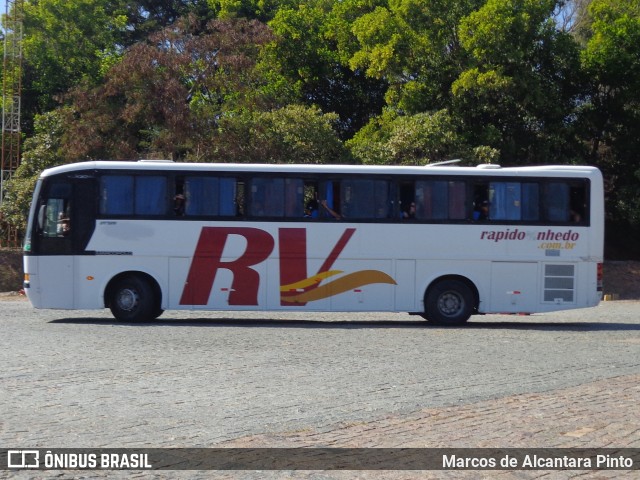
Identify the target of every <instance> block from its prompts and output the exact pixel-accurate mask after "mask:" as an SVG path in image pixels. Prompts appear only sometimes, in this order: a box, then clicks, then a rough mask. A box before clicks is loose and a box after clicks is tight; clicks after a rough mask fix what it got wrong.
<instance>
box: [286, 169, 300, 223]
mask: <svg viewBox="0 0 640 480" xmlns="http://www.w3.org/2000/svg"><path fill="white" fill-rule="evenodd" d="M303 204H304V181H303V180H302V179H300V178H285V180H284V216H285V217H287V218H300V216H301V215H303V214H304V208H300V207H301V206H302V205H303Z"/></svg>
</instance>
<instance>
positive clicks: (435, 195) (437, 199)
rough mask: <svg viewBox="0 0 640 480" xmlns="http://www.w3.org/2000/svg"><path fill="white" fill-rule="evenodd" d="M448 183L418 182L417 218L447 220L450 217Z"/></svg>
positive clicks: (435, 181)
mask: <svg viewBox="0 0 640 480" xmlns="http://www.w3.org/2000/svg"><path fill="white" fill-rule="evenodd" d="M448 191H449V189H448V183H447V182H446V181H444V180H425V181H418V182H416V198H415V203H416V218H418V219H420V220H446V219H447V217H448V216H449V193H448Z"/></svg>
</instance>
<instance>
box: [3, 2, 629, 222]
mask: <svg viewBox="0 0 640 480" xmlns="http://www.w3.org/2000/svg"><path fill="white" fill-rule="evenodd" d="M24 46H25V49H24V54H25V60H24V66H25V69H24V70H25V78H24V81H23V85H24V99H25V100H24V102H23V105H24V107H25V108H24V110H23V118H24V123H25V126H26V128H25V132H26V134H27V136H28V137H29V140H28V141H27V142H26V144H25V147H27V148H25V152H24V158H23V162H24V163H25V164H28V165H31V166H30V167H29V169H31V170H28V169H27V170H24V171H21V174H20V176H19V177H18V181H16V182H15V183H14V184H12V185H13V187H12V189H11V190H10V193H9V198H8V200H7V201H8V202H9V203H10V204H14V203H15V204H16V205H17V204H18V203H19V201H20V200H19V198H21V196H25V195H26V190H28V188H26V187H21V186H19V184H20V181H19V179H20V178H25V179H26V178H27V177H28V176H29V173H31V174H32V175H35V174H37V170H38V168H40V167H43V166H45V165H50V164H55V163H61V162H67V161H73V160H85V159H92V158H114V159H115V158H118V159H123V158H139V157H148V156H162V157H170V158H174V159H177V160H197V161H211V160H215V161H240V162H249V161H251V162H291V161H295V162H301V163H305V162H306V163H327V162H335V161H340V162H349V161H357V162H363V163H373V164H424V163H429V162H434V161H440V160H445V159H448V158H452V157H457V156H462V157H465V158H468V159H470V161H471V162H472V163H474V162H486V161H499V162H501V163H503V164H505V165H519V164H541V163H590V164H593V165H597V166H599V167H601V168H602V169H603V171H604V172H605V175H606V178H607V184H608V185H609V186H610V191H609V193H608V201H609V203H608V212H609V216H610V217H611V218H615V219H618V220H622V221H625V222H628V223H635V224H638V225H640V200H638V199H640V187H639V186H638V185H640V167H639V166H638V162H637V151H638V147H639V144H640V98H639V97H640V6H639V4H638V2H637V0H340V1H338V0H305V1H300V0H298V1H296V0H285V1H279V2H276V1H274V0H160V1H151V0H111V1H106V0H79V1H74V2H69V1H63V0H38V1H26V2H25V43H24ZM59 102H62V104H60V103H59ZM54 118H55V119H58V120H57V121H59V123H58V124H57V125H58V126H57V127H56V128H50V127H46V125H49V126H51V125H52V123H51V122H53V119H54ZM46 145H49V147H46ZM47 148H49V149H50V151H48V153H46V154H45V152H46V151H47ZM36 159H40V160H37V161H36ZM25 168H27V167H25ZM31 181H32V180H31ZM24 185H26V183H24ZM21 189H22V190H21ZM23 190H24V191H23ZM22 205H23V204H22ZM3 208H4V209H5V210H6V208H5V207H4V206H3ZM7 208H8V207H7ZM21 208H22V207H19V208H16V209H15V210H13V211H14V212H18V211H20V209H21ZM12 215H13V214H12ZM16 215H17V214H16ZM12 218H14V217H12ZM15 218H17V217H15ZM15 221H16V222H17V221H18V220H15Z"/></svg>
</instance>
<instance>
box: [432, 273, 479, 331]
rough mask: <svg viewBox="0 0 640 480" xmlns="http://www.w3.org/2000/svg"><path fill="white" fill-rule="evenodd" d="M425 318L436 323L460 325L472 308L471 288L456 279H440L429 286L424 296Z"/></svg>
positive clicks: (466, 318) (472, 296) (469, 315)
mask: <svg viewBox="0 0 640 480" xmlns="http://www.w3.org/2000/svg"><path fill="white" fill-rule="evenodd" d="M424 306H425V315H424V316H425V318H426V319H427V320H428V321H429V322H432V323H435V324H438V325H462V324H464V323H465V322H466V321H467V320H469V317H471V314H472V313H473V310H474V295H473V292H472V291H471V288H470V287H469V286H468V285H467V284H466V283H465V282H463V281H461V280H457V279H446V280H441V281H439V282H438V283H436V284H435V285H432V286H431V287H429V290H427V293H426V294H425V298H424Z"/></svg>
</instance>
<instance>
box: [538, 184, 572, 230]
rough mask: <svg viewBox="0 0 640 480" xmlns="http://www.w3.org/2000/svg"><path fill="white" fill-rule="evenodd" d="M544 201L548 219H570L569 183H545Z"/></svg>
mask: <svg viewBox="0 0 640 480" xmlns="http://www.w3.org/2000/svg"><path fill="white" fill-rule="evenodd" d="M544 201H545V216H546V220H548V221H550V222H568V221H569V218H570V210H569V185H567V184H566V183H564V182H549V183H548V184H546V185H545V195H544Z"/></svg>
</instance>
